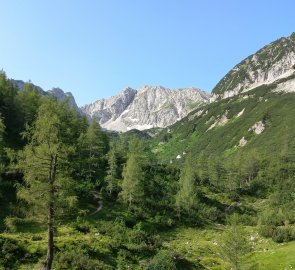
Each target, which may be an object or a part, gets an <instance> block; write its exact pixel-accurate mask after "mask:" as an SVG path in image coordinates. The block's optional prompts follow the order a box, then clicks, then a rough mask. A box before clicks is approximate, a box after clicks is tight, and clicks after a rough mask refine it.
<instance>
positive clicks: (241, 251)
mask: <svg viewBox="0 0 295 270" xmlns="http://www.w3.org/2000/svg"><path fill="white" fill-rule="evenodd" d="M237 218H238V217H237V215H234V216H233V217H232V218H231V220H230V227H229V229H228V230H226V231H225V232H224V233H223V235H222V243H221V246H220V252H221V255H222V257H223V259H225V260H226V261H227V262H228V263H229V264H230V266H231V267H232V268H231V269H234V270H239V269H241V268H240V266H241V257H242V256H244V255H246V254H247V253H249V252H250V251H251V246H250V244H249V242H248V240H247V237H246V233H245V231H244V229H243V227H242V226H241V225H239V224H238V220H237Z"/></svg>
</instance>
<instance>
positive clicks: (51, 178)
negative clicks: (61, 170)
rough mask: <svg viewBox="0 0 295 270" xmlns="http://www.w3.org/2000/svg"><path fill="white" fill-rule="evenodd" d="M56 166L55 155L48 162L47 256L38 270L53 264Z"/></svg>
mask: <svg viewBox="0 0 295 270" xmlns="http://www.w3.org/2000/svg"><path fill="white" fill-rule="evenodd" d="M56 165H57V155H54V156H53V157H51V162H50V172H49V176H48V181H49V185H50V191H49V192H50V196H49V200H50V201H49V207H48V220H47V222H48V223H47V228H48V242H47V256H46V260H45V262H44V264H43V266H42V268H41V269H40V270H51V268H52V262H53V253H54V240H53V235H54V227H53V219H54V193H55V187H54V182H55V175H56Z"/></svg>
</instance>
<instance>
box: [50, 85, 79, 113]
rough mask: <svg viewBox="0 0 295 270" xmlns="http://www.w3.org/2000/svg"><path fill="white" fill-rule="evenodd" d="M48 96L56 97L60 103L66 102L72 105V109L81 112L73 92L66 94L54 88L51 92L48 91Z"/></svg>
mask: <svg viewBox="0 0 295 270" xmlns="http://www.w3.org/2000/svg"><path fill="white" fill-rule="evenodd" d="M47 94H49V95H52V96H54V97H56V99H57V100H58V101H66V102H68V104H69V105H70V107H72V108H74V109H75V110H77V111H79V110H80V109H79V108H78V106H77V104H76V101H75V98H74V96H73V95H72V93H71V92H64V91H63V90H62V89H60V88H52V89H51V90H48V91H47Z"/></svg>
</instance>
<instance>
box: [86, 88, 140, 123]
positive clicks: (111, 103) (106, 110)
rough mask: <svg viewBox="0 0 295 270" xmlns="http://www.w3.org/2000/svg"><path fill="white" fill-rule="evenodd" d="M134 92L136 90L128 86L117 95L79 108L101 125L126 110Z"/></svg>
mask: <svg viewBox="0 0 295 270" xmlns="http://www.w3.org/2000/svg"><path fill="white" fill-rule="evenodd" d="M136 92H137V91H136V90H134V89H132V88H129V87H128V88H125V89H124V90H123V91H122V92H121V93H119V94H118V95H117V96H112V97H110V98H108V99H101V100H98V101H96V102H94V103H91V104H88V105H84V106H82V107H81V110H82V112H83V113H85V114H86V115H87V116H88V117H89V118H90V119H96V121H97V122H98V123H99V124H100V125H102V126H103V125H104V124H105V123H107V122H108V121H115V120H116V119H117V118H118V117H119V116H120V115H121V114H122V113H123V112H124V111H125V110H126V108H127V107H128V106H129V105H130V104H131V103H132V101H133V99H134V97H135V95H136Z"/></svg>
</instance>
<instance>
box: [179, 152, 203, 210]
mask: <svg viewBox="0 0 295 270" xmlns="http://www.w3.org/2000/svg"><path fill="white" fill-rule="evenodd" d="M175 204H176V207H177V208H178V210H185V211H186V212H187V213H191V212H192V211H193V210H194V209H196V207H197V205H198V197H197V188H196V176H195V173H194V171H193V168H192V164H191V159H190V158H187V159H186V161H185V165H184V167H183V169H182V171H181V174H180V179H179V190H178V192H177V194H176V200H175Z"/></svg>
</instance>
